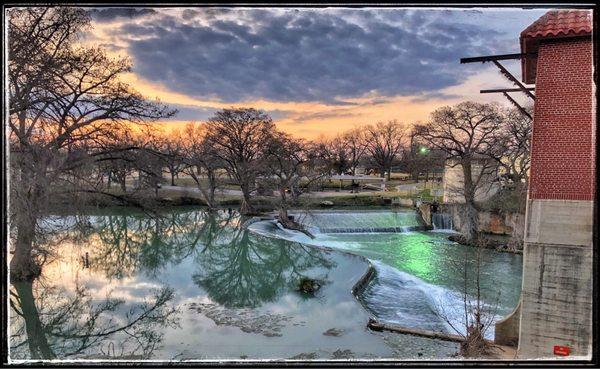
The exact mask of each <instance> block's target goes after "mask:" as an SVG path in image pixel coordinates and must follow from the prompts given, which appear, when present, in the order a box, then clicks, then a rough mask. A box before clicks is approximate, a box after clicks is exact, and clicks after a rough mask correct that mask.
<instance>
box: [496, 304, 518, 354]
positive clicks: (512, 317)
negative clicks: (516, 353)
mask: <svg viewBox="0 0 600 369" xmlns="http://www.w3.org/2000/svg"><path fill="white" fill-rule="evenodd" d="M520 316H521V301H519V303H518V304H517V307H516V308H515V310H513V311H512V313H510V314H509V315H508V316H507V317H505V318H504V319H502V320H500V321H498V322H496V324H495V326H494V342H495V343H497V344H499V345H505V346H513V347H517V345H518V343H519V330H520V327H521V320H520Z"/></svg>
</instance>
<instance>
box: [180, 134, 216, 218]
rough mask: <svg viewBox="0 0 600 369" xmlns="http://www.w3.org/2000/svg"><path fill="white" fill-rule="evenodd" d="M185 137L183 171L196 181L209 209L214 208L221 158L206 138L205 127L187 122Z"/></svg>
mask: <svg viewBox="0 0 600 369" xmlns="http://www.w3.org/2000/svg"><path fill="white" fill-rule="evenodd" d="M184 134H185V136H186V137H187V139H186V140H185V141H184V143H183V163H184V165H185V166H184V168H183V172H184V173H186V174H188V175H189V176H190V177H191V178H192V179H193V180H194V182H195V183H196V187H197V188H198V190H199V191H200V193H201V194H202V197H203V199H204V202H205V203H206V205H207V206H208V208H209V210H211V211H213V210H215V209H216V206H217V202H216V200H215V191H216V190H217V188H218V186H219V184H220V174H221V171H222V170H223V169H224V165H225V164H224V162H223V160H222V159H221V158H220V157H219V156H218V155H217V152H216V151H215V149H214V147H212V146H211V145H210V143H209V141H208V140H207V139H206V127H205V126H203V125H199V124H194V123H189V124H187V125H186V127H185V129H184Z"/></svg>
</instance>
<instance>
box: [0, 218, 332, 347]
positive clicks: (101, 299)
mask: <svg viewBox="0 0 600 369" xmlns="http://www.w3.org/2000/svg"><path fill="white" fill-rule="evenodd" d="M240 222H241V219H240V217H239V215H238V214H237V213H235V212H218V213H208V212H205V211H168V212H165V213H164V214H160V215H156V216H148V215H147V214H143V213H138V212H134V211H131V212H122V211H119V212H117V213H115V212H113V213H112V214H109V215H88V216H85V217H81V216H78V217H53V218H52V220H51V221H50V220H49V221H48V222H47V223H48V224H46V227H47V229H50V228H52V230H51V233H50V231H49V233H48V234H49V235H50V234H51V237H50V236H49V237H47V238H45V239H44V241H45V242H48V244H50V242H51V243H52V245H53V246H52V249H53V256H54V259H53V261H52V262H50V263H48V264H47V265H45V266H44V269H43V270H42V275H41V276H40V278H38V279H36V280H34V281H33V282H29V283H14V284H12V286H11V298H10V304H11V316H10V318H11V322H10V325H11V328H10V330H11V339H10V341H11V342H10V345H11V358H12V359H29V358H32V359H54V358H60V359H63V358H111V359H114V358H126V359H147V358H151V357H153V354H154V352H155V350H156V349H157V348H159V347H160V346H161V343H162V341H163V337H164V334H165V330H168V329H178V328H177V324H178V316H179V314H180V311H179V308H178V306H179V302H178V301H180V300H181V299H184V298H193V296H189V295H187V296H182V295H179V294H183V293H184V289H186V288H187V286H188V285H190V284H195V285H196V286H197V287H198V288H199V290H196V291H194V292H193V293H195V294H197V295H198V297H202V296H207V297H208V298H209V299H210V300H212V301H213V302H216V303H217V304H220V305H222V306H224V307H232V308H239V307H248V308H255V307H258V306H260V305H262V304H264V303H267V302H273V301H275V300H276V299H277V298H278V297H280V296H281V295H282V294H283V293H285V292H289V291H291V290H293V289H295V284H296V283H297V281H298V280H299V278H300V277H301V276H304V275H307V274H309V275H310V276H311V277H312V278H318V279H321V280H322V281H323V282H324V283H327V281H328V270H329V269H331V268H332V267H333V266H335V263H334V262H333V261H332V260H331V258H329V257H328V256H327V254H326V253H325V252H324V251H320V250H317V249H314V248H308V247H306V246H302V245H294V244H291V243H288V242H282V241H280V240H275V239H269V238H265V237H260V236H256V235H253V234H250V233H249V232H247V231H246V230H244V229H242V228H241V227H239V224H240ZM50 223H52V224H50ZM59 223H60V226H58V224H59ZM50 239H51V240H52V241H50ZM180 268H181V269H180ZM181 277H183V280H184V282H183V283H181V282H180V279H178V278H181ZM186 278H187V280H188V281H189V283H187V284H186V283H185V279H186ZM174 280H176V282H173V281H174ZM185 293H189V292H188V290H186V291H185ZM111 295H117V296H118V297H112V296H111ZM140 300H141V301H140Z"/></svg>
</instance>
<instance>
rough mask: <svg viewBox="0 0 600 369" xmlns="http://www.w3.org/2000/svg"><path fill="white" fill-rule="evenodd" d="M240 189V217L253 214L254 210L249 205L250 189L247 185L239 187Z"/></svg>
mask: <svg viewBox="0 0 600 369" xmlns="http://www.w3.org/2000/svg"><path fill="white" fill-rule="evenodd" d="M240 187H241V189H242V204H241V206H240V213H241V214H242V215H250V214H254V209H253V208H252V205H251V204H250V189H249V188H248V186H247V185H242V186H240Z"/></svg>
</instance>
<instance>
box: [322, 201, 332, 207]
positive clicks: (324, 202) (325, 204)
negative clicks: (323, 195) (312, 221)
mask: <svg viewBox="0 0 600 369" xmlns="http://www.w3.org/2000/svg"><path fill="white" fill-rule="evenodd" d="M319 205H321V206H333V202H332V201H329V200H325V201H321V202H320V203H319Z"/></svg>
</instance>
